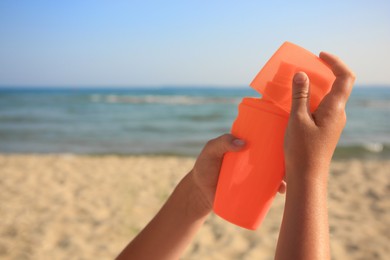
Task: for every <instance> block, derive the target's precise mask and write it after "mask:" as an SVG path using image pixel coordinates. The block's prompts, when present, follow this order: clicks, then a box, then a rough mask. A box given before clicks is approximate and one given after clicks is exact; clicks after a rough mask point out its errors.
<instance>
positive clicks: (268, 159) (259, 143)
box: [214, 42, 335, 230]
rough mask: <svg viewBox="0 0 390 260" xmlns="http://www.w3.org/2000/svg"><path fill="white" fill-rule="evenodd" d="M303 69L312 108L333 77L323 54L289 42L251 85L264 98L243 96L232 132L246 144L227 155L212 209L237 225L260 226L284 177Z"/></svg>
mask: <svg viewBox="0 0 390 260" xmlns="http://www.w3.org/2000/svg"><path fill="white" fill-rule="evenodd" d="M299 71H304V72H305V73H306V74H307V75H308V77H309V79H310V110H311V112H313V111H314V110H315V109H316V108H317V107H318V105H319V103H320V102H321V100H322V98H323V97H324V96H325V95H326V94H327V93H328V92H329V90H330V88H331V85H332V83H333V81H334V79H335V77H334V75H333V73H332V71H331V70H330V69H329V68H328V67H327V65H326V64H325V63H324V62H323V61H322V60H321V59H319V58H318V57H317V56H315V55H314V54H312V53H310V52H309V51H307V50H305V49H303V48H301V47H299V46H297V45H295V44H292V43H289V42H285V43H284V44H283V45H282V46H281V47H280V48H279V49H278V50H277V51H276V53H275V54H274V55H273V56H272V57H271V59H270V60H269V61H268V62H267V63H266V65H265V66H264V67H263V68H262V70H261V71H260V72H259V73H258V74H257V76H256V77H255V78H254V80H253V81H252V83H251V84H250V86H251V87H252V88H254V89H255V90H256V91H258V92H259V93H260V94H262V95H263V97H262V98H251V97H245V98H243V100H242V102H241V103H240V104H239V106H238V116H237V118H236V120H235V122H234V123H233V126H232V130H231V133H232V134H233V135H234V136H236V137H238V138H241V139H243V140H245V141H246V147H245V148H244V149H243V151H240V152H236V153H233V152H231V153H226V154H225V156H224V160H223V163H222V166H221V171H220V175H219V180H218V185H217V191H216V195H215V201H214V212H215V213H216V214H217V215H219V216H220V217H222V218H224V219H226V220H228V221H229V222H232V223H234V224H236V225H238V226H241V227H244V228H247V229H252V230H255V229H257V228H258V226H259V225H260V224H261V222H262V221H263V219H264V217H265V215H266V214H267V212H268V210H269V208H270V206H271V203H272V201H273V198H274V197H275V195H276V193H277V191H278V188H279V186H280V184H281V182H282V180H283V177H284V174H285V167H284V154H283V142H284V133H285V130H286V127H287V122H288V117H289V113H290V107H291V95H292V94H291V89H292V79H293V77H294V75H295V73H296V72H299Z"/></svg>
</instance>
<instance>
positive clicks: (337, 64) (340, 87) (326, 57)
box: [320, 52, 356, 106]
mask: <svg viewBox="0 0 390 260" xmlns="http://www.w3.org/2000/svg"><path fill="white" fill-rule="evenodd" d="M320 58H321V59H322V60H323V61H324V62H325V63H327V64H328V65H329V66H330V68H331V70H332V72H333V74H334V75H335V76H336V79H335V81H334V83H333V85H332V89H331V91H330V92H329V95H330V96H331V97H332V100H335V101H337V102H341V104H342V105H343V106H345V104H346V102H347V100H348V98H349V95H350V94H351V91H352V86H353V83H354V82H355V78H356V77H355V75H354V73H353V72H352V71H351V70H350V69H349V68H348V66H347V65H346V64H345V63H344V62H343V61H342V60H340V59H339V58H338V57H336V56H335V55H332V54H329V53H326V52H321V53H320ZM335 105H338V104H335Z"/></svg>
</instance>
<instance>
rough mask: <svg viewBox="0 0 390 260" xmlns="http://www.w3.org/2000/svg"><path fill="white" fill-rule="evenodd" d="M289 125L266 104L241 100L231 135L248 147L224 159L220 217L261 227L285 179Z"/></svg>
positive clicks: (217, 207)
mask: <svg viewBox="0 0 390 260" xmlns="http://www.w3.org/2000/svg"><path fill="white" fill-rule="evenodd" d="M287 122H288V114H287V113H286V112H285V111H283V110H282V109H280V108H278V107H276V106H275V105H273V104H272V103H271V102H269V101H267V100H263V99H257V98H244V99H243V100H242V102H241V103H240V105H239V108H238V116H237V118H236V120H235V122H234V123H233V126H232V131H231V132H232V134H233V135H235V136H236V137H238V138H242V139H243V140H245V141H246V147H245V148H244V150H243V151H240V152H236V153H233V152H231V153H226V154H225V156H224V160H223V163H222V166H221V171H220V175H219V180H218V185H217V191H216V195H215V201H214V212H215V213H216V214H217V215H219V216H220V217H222V218H224V219H226V220H228V221H229V222H232V223H234V224H236V225H238V226H241V227H244V228H247V229H252V230H254V229H256V228H257V227H258V226H259V225H260V223H261V222H262V220H263V219H264V217H265V215H266V214H267V212H268V210H269V207H270V205H271V203H272V200H273V198H274V197H275V195H276V193H277V191H278V188H279V186H280V184H281V181H282V180H283V177H284V172H285V167H284V154H283V140H284V133H285V130H286V127H287Z"/></svg>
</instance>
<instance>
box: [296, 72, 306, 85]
mask: <svg viewBox="0 0 390 260" xmlns="http://www.w3.org/2000/svg"><path fill="white" fill-rule="evenodd" d="M306 80H307V77H306V74H304V73H301V72H298V73H297V74H295V76H294V83H295V84H303V83H305V82H306Z"/></svg>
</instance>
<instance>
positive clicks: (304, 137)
mask: <svg viewBox="0 0 390 260" xmlns="http://www.w3.org/2000/svg"><path fill="white" fill-rule="evenodd" d="M320 58H321V59H322V60H323V61H324V62H325V63H327V64H328V65H329V66H330V68H331V69H332V71H333V73H334V75H335V76H336V80H335V81H334V84H333V86H332V89H331V91H330V92H329V93H328V94H327V95H326V96H325V97H324V99H323V100H322V102H321V103H320V105H319V106H318V108H317V110H316V111H315V112H314V113H313V114H311V113H310V111H309V102H310V89H309V86H310V82H309V79H308V77H307V75H306V74H305V73H303V72H300V73H297V74H296V75H295V77H294V82H293V90H292V91H293V100H292V107H291V114H290V118H289V123H288V127H287V130H286V136H285V144H284V146H285V147H284V151H285V161H286V175H287V176H286V177H287V182H288V181H289V178H290V177H298V179H299V180H303V179H304V178H312V177H313V178H318V177H321V178H322V177H325V179H326V177H327V174H322V173H324V172H325V173H327V172H328V169H329V165H330V161H331V158H332V155H333V152H334V150H335V148H336V145H337V142H338V140H339V138H340V135H341V132H342V130H343V128H344V126H345V123H346V114H345V104H346V102H347V100H348V97H349V95H350V93H351V90H352V85H353V83H354V81H355V75H354V74H353V72H352V71H351V70H350V69H349V68H348V67H347V66H346V65H345V64H344V63H343V62H342V61H341V60H340V59H339V58H337V57H336V56H333V55H331V54H327V53H324V52H322V53H321V54H320ZM308 172H309V173H318V174H309V175H310V176H307V175H305V173H308ZM302 175H303V176H302ZM316 175H320V176H316Z"/></svg>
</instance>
